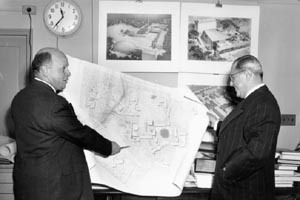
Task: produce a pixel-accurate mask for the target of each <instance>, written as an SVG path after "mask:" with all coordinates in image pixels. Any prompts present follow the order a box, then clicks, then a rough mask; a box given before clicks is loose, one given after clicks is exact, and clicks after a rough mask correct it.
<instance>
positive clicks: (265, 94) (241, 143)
mask: <svg viewBox="0 0 300 200" xmlns="http://www.w3.org/2000/svg"><path fill="white" fill-rule="evenodd" d="M229 78H230V84H231V86H233V87H234V89H235V91H236V95H237V96H238V97H240V98H242V99H243V100H242V101H241V102H240V103H239V104H238V105H237V107H236V108H235V109H234V110H233V111H232V112H231V113H230V114H229V115H228V116H227V117H226V118H225V119H224V121H223V122H218V121H216V118H215V117H213V116H212V115H211V114H210V113H208V116H209V118H210V125H211V126H213V127H214V129H215V130H216V134H217V137H218V147H217V162H216V169H215V176H214V182H213V187H212V196H211V200H273V199H275V183H274V162H275V160H274V159H275V150H276V145H277V137H278V133H279V129H280V121H281V119H280V109H279V106H278V103H277V101H276V99H275V97H274V96H273V95H272V93H271V92H270V90H269V89H268V87H267V86H266V85H265V84H264V83H263V71H262V66H261V64H260V62H259V60H258V59H257V58H256V57H254V56H251V55H245V56H242V57H240V58H238V59H236V60H235V61H234V62H233V64H232V67H231V71H230V76H229Z"/></svg>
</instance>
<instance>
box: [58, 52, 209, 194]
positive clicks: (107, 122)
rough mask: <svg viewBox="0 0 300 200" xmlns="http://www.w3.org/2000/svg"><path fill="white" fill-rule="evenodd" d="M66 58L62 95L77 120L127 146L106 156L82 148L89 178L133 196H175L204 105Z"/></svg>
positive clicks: (203, 120)
mask: <svg viewBox="0 0 300 200" xmlns="http://www.w3.org/2000/svg"><path fill="white" fill-rule="evenodd" d="M68 59H69V70H70V72H71V74H72V75H71V77H70V79H69V82H68V84H67V87H66V89H65V90H64V92H63V93H62V95H63V96H64V97H65V98H66V99H67V100H68V101H70V102H71V103H72V105H73V107H74V109H75V112H76V114H77V116H78V119H79V120H80V121H81V122H82V123H83V124H87V125H89V126H90V127H92V128H94V129H95V130H97V131H98V132H99V133H100V134H101V135H103V136H104V137H106V138H108V139H110V140H113V141H116V142H117V143H118V144H119V145H120V146H123V147H127V148H124V149H122V150H121V152H120V153H119V154H116V155H114V156H109V157H107V158H104V157H102V156H101V155H98V154H96V153H94V152H89V151H86V158H87V161H88V165H89V167H90V174H91V179H92V182H93V183H97V184H103V185H106V186H109V187H112V188H115V189H118V190H121V191H124V192H127V193H133V194H137V195H149V196H153V195H155V196H178V195H180V193H181V191H182V187H183V184H184V182H185V179H186V177H187V175H188V173H189V170H190V168H191V164H192V163H193V160H194V157H195V155H196V152H197V150H198V148H199V145H200V143H201V140H202V136H203V134H204V132H205V130H206V127H207V124H208V117H207V115H206V112H207V110H206V108H205V106H204V105H203V104H202V103H201V102H200V101H197V98H196V97H195V96H192V95H193V94H192V93H191V92H190V93H186V92H187V91H189V90H188V89H187V90H184V89H177V88H169V87H164V86H161V85H158V84H155V83H151V82H147V81H144V80H141V79H138V78H135V77H132V76H129V75H126V74H124V73H120V72H114V71H111V70H109V69H107V68H105V67H102V66H99V65H96V64H92V63H89V62H86V61H83V60H79V59H76V58H73V57H70V56H68ZM193 99H194V100H193Z"/></svg>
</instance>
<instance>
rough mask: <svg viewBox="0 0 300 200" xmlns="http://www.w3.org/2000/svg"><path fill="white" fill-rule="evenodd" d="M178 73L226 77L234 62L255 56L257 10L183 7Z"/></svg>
mask: <svg viewBox="0 0 300 200" xmlns="http://www.w3.org/2000/svg"><path fill="white" fill-rule="evenodd" d="M181 30H182V32H181V53H180V54H181V64H180V70H179V71H181V72H202V73H217V74H227V73H229V70H230V67H231V63H232V61H234V60H235V59H236V58H238V57H240V56H243V55H247V54H251V55H254V56H257V52H258V31H259V7H258V6H236V5H223V7H221V8H220V7H216V6H215V5H214V4H201V3H182V9H181Z"/></svg>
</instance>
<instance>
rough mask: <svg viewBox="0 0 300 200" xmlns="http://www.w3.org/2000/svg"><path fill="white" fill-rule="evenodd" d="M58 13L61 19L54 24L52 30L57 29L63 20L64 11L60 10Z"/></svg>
mask: <svg viewBox="0 0 300 200" xmlns="http://www.w3.org/2000/svg"><path fill="white" fill-rule="evenodd" d="M60 13H61V18H60V19H59V20H58V21H57V22H56V24H55V25H54V26H53V28H55V27H58V24H59V23H60V22H61V20H62V19H63V18H64V11H63V10H62V9H60Z"/></svg>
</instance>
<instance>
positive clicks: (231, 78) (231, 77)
mask: <svg viewBox="0 0 300 200" xmlns="http://www.w3.org/2000/svg"><path fill="white" fill-rule="evenodd" d="M244 71H246V70H241V71H237V72H235V73H233V74H230V75H229V78H230V80H231V81H233V80H234V77H235V76H236V75H238V74H240V73H242V72H244Z"/></svg>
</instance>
